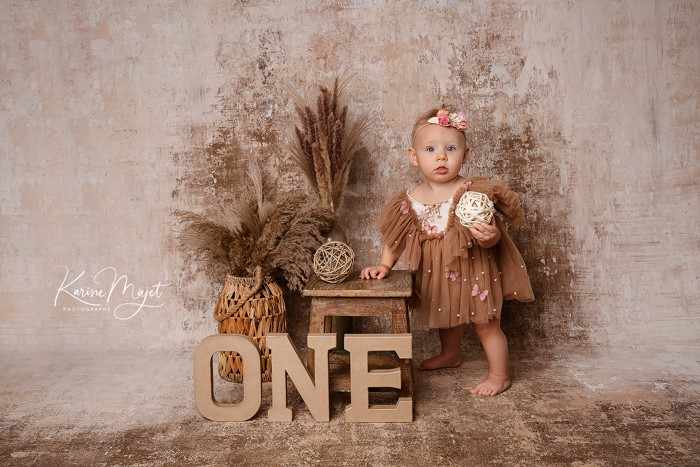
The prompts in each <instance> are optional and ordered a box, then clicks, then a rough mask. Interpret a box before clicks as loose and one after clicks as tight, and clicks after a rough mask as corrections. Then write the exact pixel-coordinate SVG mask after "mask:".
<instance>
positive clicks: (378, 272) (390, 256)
mask: <svg viewBox="0 0 700 467" xmlns="http://www.w3.org/2000/svg"><path fill="white" fill-rule="evenodd" d="M401 253H403V252H402V251H398V252H396V253H391V251H390V250H389V248H388V247H387V246H386V245H384V246H383V247H382V259H381V260H380V261H379V264H377V265H376V266H369V267H366V268H364V269H363V270H362V271H360V278H361V279H384V278H385V277H386V276H388V275H389V271H391V268H393V267H394V265H395V264H396V262H397V261H398V260H399V258H400V257H401Z"/></svg>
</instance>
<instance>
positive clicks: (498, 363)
mask: <svg viewBox="0 0 700 467" xmlns="http://www.w3.org/2000/svg"><path fill="white" fill-rule="evenodd" d="M474 331H476V334H477V335H478V336H479V340H480V341H481V345H482V347H483V348H484V352H485V353H486V360H487V361H488V363H489V374H488V376H487V377H486V379H485V380H483V381H482V382H481V383H480V384H477V385H476V386H474V387H473V388H472V389H471V390H470V391H469V392H471V393H472V394H479V395H480V396H495V395H497V394H500V393H502V392H503V391H505V390H506V389H508V388H509V387H510V384H511V381H510V375H509V374H508V341H507V340H506V336H505V334H503V331H502V330H501V323H500V321H499V320H498V319H492V320H491V321H489V322H488V323H486V324H477V323H474Z"/></svg>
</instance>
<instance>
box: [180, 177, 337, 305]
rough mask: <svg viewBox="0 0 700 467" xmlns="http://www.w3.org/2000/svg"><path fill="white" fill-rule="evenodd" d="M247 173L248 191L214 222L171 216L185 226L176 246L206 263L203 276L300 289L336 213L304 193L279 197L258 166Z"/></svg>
mask: <svg viewBox="0 0 700 467" xmlns="http://www.w3.org/2000/svg"><path fill="white" fill-rule="evenodd" d="M248 175H249V177H250V179H251V185H250V186H251V188H249V189H248V190H247V191H246V192H245V193H244V195H243V196H242V198H241V199H240V202H238V203H237V204H236V205H234V206H232V207H229V208H228V209H226V210H224V211H222V213H221V214H220V215H219V216H217V217H216V218H215V219H209V218H207V217H205V216H203V215H200V214H196V213H193V212H190V211H176V212H175V213H174V214H175V215H176V216H178V217H179V221H180V223H181V224H182V226H183V228H182V230H181V232H180V234H179V242H180V245H181V247H182V248H183V249H185V250H189V251H192V252H194V253H195V254H196V255H197V256H199V257H201V258H202V259H204V260H205V262H206V265H207V272H208V273H210V275H211V276H213V277H216V278H217V279H218V280H221V277H223V276H225V274H231V275H233V276H262V275H264V276H271V277H273V278H274V279H276V280H278V281H279V282H280V283H282V284H286V286H287V288H288V289H289V290H292V291H300V290H301V289H302V288H303V286H304V284H305V283H306V281H307V280H308V278H309V276H310V274H311V273H312V271H313V255H314V252H315V251H316V249H317V248H318V247H319V246H320V245H321V243H322V242H323V240H324V233H325V232H326V231H327V230H328V229H329V228H330V227H331V226H332V225H333V223H334V222H335V214H334V213H333V212H332V211H331V210H330V209H328V208H327V207H325V206H320V205H319V204H318V203H314V202H311V201H309V199H308V196H307V195H306V194H304V193H302V192H296V193H284V194H283V195H282V194H280V193H278V190H277V189H276V186H275V185H274V184H273V183H271V182H270V181H269V180H267V179H266V178H265V177H264V176H263V175H262V174H261V173H260V170H259V168H258V167H257V166H256V165H253V164H251V165H250V166H249V169H248Z"/></svg>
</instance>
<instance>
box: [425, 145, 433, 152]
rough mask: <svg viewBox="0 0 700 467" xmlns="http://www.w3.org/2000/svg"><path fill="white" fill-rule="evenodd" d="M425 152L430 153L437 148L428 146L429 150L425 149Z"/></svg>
mask: <svg viewBox="0 0 700 467" xmlns="http://www.w3.org/2000/svg"><path fill="white" fill-rule="evenodd" d="M425 150H426V151H428V152H433V151H434V150H435V148H433V147H432V146H428V147H427V148H425Z"/></svg>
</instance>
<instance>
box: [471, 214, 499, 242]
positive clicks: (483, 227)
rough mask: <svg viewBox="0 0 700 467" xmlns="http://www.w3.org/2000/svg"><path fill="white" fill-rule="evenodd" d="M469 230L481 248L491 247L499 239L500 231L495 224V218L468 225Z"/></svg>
mask: <svg viewBox="0 0 700 467" xmlns="http://www.w3.org/2000/svg"><path fill="white" fill-rule="evenodd" d="M469 231H470V232H471V233H472V236H473V237H474V239H475V240H476V243H478V244H479V246H480V247H481V248H491V247H493V246H495V245H496V243H498V241H499V240H500V239H501V231H500V230H499V228H498V227H497V226H496V218H495V217H494V218H493V219H491V222H489V223H488V224H484V223H479V224H476V225H475V226H474V227H470V228H469Z"/></svg>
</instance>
